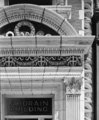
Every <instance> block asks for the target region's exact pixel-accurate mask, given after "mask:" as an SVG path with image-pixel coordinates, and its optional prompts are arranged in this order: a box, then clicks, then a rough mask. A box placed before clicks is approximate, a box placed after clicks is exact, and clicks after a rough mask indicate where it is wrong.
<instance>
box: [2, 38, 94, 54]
mask: <svg viewBox="0 0 99 120" xmlns="http://www.w3.org/2000/svg"><path fill="white" fill-rule="evenodd" d="M93 41H94V36H87V37H82V36H48V37H47V36H32V37H17V36H16V37H1V38H0V56H7V55H10V56H21V55H22V56H27V55H29V56H35V55H37V56H39V55H47V56H51V55H55V56H57V55H62V56H66V54H67V55H74V54H75V55H84V54H86V53H87V52H88V50H89V48H90V47H91V45H92V43H93Z"/></svg>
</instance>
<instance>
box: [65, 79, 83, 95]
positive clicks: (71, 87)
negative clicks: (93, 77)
mask: <svg viewBox="0 0 99 120" xmlns="http://www.w3.org/2000/svg"><path fill="white" fill-rule="evenodd" d="M64 82H65V85H66V94H80V91H81V86H82V83H83V82H82V78H75V77H72V78H70V79H65V81H64Z"/></svg>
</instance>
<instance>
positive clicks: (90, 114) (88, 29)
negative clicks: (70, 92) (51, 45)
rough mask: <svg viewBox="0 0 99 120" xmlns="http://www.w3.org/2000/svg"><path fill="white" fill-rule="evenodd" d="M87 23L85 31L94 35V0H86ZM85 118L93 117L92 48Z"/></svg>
mask: <svg viewBox="0 0 99 120" xmlns="http://www.w3.org/2000/svg"><path fill="white" fill-rule="evenodd" d="M84 10H85V24H84V31H85V32H84V33H85V35H86V36H88V35H92V29H91V18H92V16H93V0H85V3H84ZM84 68H85V120H92V118H93V106H92V104H93V100H92V99H93V98H92V91H93V88H92V84H93V80H92V74H93V72H92V48H90V50H89V52H88V54H87V55H86V56H85V67H84Z"/></svg>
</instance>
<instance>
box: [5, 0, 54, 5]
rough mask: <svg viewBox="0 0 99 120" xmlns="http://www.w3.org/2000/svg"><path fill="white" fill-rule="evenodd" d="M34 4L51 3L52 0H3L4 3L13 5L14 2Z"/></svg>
mask: <svg viewBox="0 0 99 120" xmlns="http://www.w3.org/2000/svg"><path fill="white" fill-rule="evenodd" d="M22 3H28V4H36V5H52V0H5V5H14V4H22Z"/></svg>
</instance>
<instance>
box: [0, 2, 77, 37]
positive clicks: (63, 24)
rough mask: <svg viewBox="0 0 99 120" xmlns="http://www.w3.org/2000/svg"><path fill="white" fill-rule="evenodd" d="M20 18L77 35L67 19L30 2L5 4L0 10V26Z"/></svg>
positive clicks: (66, 33)
mask: <svg viewBox="0 0 99 120" xmlns="http://www.w3.org/2000/svg"><path fill="white" fill-rule="evenodd" d="M20 20H30V21H35V22H39V23H42V24H44V25H46V26H48V27H50V28H52V29H53V30H55V31H56V32H57V33H59V34H60V35H69V36H73V35H77V32H76V30H75V29H74V28H73V26H72V25H71V24H70V23H69V22H68V21H67V19H65V18H63V17H62V16H61V15H59V14H57V13H56V12H54V11H51V10H48V9H47V8H43V7H40V6H37V5H31V4H18V5H12V6H7V7H5V8H2V9H1V10H0V28H1V27H3V26H5V25H7V24H9V23H13V22H16V21H20Z"/></svg>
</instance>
